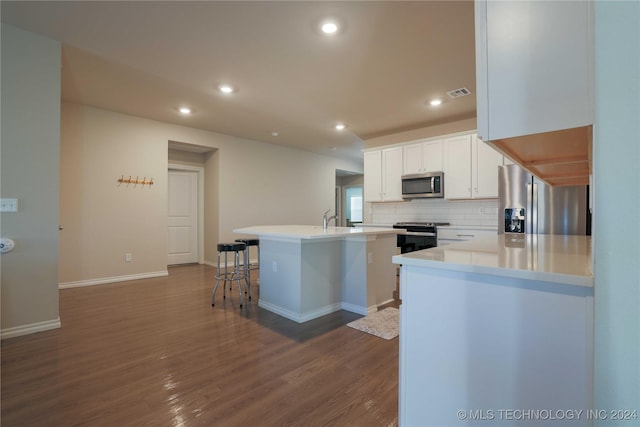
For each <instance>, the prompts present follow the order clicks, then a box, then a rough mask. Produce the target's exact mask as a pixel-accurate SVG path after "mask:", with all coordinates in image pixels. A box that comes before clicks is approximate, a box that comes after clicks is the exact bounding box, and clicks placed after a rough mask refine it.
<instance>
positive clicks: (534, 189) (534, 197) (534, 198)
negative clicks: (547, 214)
mask: <svg viewBox="0 0 640 427" xmlns="http://www.w3.org/2000/svg"><path fill="white" fill-rule="evenodd" d="M529 186H531V189H530V191H529V194H531V203H530V204H529V209H531V233H532V234H538V184H529Z"/></svg>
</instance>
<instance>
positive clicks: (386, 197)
mask: <svg viewBox="0 0 640 427" xmlns="http://www.w3.org/2000/svg"><path fill="white" fill-rule="evenodd" d="M401 176H402V147H400V146H399V147H391V148H383V149H379V150H371V151H366V152H365V153H364V200H365V202H391V201H402V181H401Z"/></svg>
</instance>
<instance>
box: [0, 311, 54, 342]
mask: <svg viewBox="0 0 640 427" xmlns="http://www.w3.org/2000/svg"><path fill="white" fill-rule="evenodd" d="M60 326H61V323H60V317H58V318H57V319H54V320H45V321H44V322H36V323H30V324H28V325H21V326H14V327H12V328H7V329H2V330H0V340H3V339H6V338H13V337H19V336H22V335H29V334H35V333H36V332H43V331H49V330H51V329H58V328H60Z"/></svg>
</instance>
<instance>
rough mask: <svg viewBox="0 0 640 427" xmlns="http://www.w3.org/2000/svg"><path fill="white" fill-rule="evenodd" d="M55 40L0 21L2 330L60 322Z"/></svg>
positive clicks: (52, 325)
mask: <svg viewBox="0 0 640 427" xmlns="http://www.w3.org/2000/svg"><path fill="white" fill-rule="evenodd" d="M60 48H61V47H60V43H58V42H57V41H54V40H51V39H47V38H44V37H40V36H37V35H35V34H31V33H28V32H25V31H22V30H19V29H16V28H13V27H11V26H9V25H5V24H2V126H1V128H2V134H1V138H0V139H1V141H2V165H1V167H2V170H1V181H2V183H1V192H2V197H8V198H17V199H18V212H15V213H13V212H9V213H4V212H3V213H2V216H1V220H2V237H8V238H12V239H13V240H14V241H15V244H16V247H15V249H14V250H13V252H9V253H5V254H3V255H2V258H1V262H2V273H1V275H2V279H1V280H2V337H3V338H5V337H10V336H14V335H21V334H24V333H28V332H35V331H38V330H45V329H51V328H55V327H58V326H59V318H58V167H59V166H58V158H59V150H60Z"/></svg>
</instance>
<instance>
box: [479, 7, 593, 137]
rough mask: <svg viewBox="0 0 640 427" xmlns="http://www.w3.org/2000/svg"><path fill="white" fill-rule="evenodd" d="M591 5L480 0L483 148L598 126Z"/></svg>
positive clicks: (481, 128)
mask: <svg viewBox="0 0 640 427" xmlns="http://www.w3.org/2000/svg"><path fill="white" fill-rule="evenodd" d="M592 3H593V2H592V1H586V0H582V1H578V0H576V1H537V0H532V1H487V0H476V2H475V29H476V30H475V31H476V37H475V39H476V83H477V89H476V98H477V123H478V136H479V137H480V138H481V139H482V140H484V141H494V140H499V139H504V138H510V137H516V136H522V135H532V134H537V133H541V132H549V131H556V130H561V129H571V128H577V127H582V126H588V125H591V124H593V61H592V52H593V15H592V8H593V5H592Z"/></svg>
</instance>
